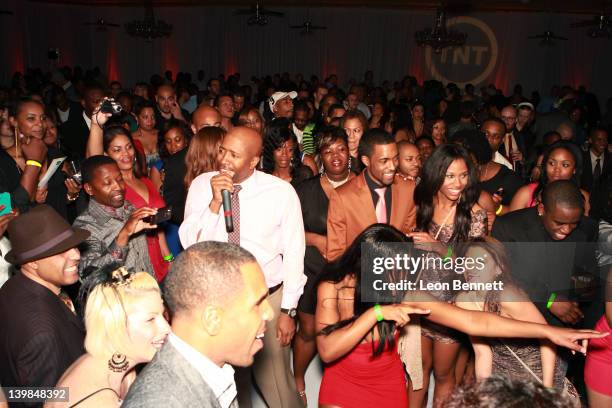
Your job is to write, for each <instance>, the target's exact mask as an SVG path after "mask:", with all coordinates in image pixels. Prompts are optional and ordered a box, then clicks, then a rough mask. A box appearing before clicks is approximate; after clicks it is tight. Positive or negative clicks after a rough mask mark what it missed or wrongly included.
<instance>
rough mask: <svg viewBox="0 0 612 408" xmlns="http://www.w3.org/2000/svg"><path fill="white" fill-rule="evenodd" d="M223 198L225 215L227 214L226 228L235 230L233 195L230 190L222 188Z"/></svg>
mask: <svg viewBox="0 0 612 408" xmlns="http://www.w3.org/2000/svg"><path fill="white" fill-rule="evenodd" d="M221 198H222V200H223V215H224V216H225V230H226V231H227V232H233V231H234V217H233V215H232V195H231V193H230V192H229V190H221Z"/></svg>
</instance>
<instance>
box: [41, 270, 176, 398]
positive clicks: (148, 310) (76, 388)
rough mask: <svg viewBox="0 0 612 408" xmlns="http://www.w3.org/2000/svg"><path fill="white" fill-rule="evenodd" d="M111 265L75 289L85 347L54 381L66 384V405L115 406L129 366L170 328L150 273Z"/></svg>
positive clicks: (143, 359)
mask: <svg viewBox="0 0 612 408" xmlns="http://www.w3.org/2000/svg"><path fill="white" fill-rule="evenodd" d="M113 269H114V267H113V266H110V267H105V268H102V269H101V270H99V271H97V272H94V273H93V274H92V275H91V276H89V277H88V278H87V279H86V280H85V282H84V283H83V287H82V289H81V294H80V298H81V299H82V300H84V299H87V301H86V304H85V315H84V320H85V327H86V330H87V335H86V337H85V350H86V353H85V354H84V355H82V356H81V357H79V359H78V360H77V361H75V362H74V363H73V364H72V365H71V366H70V367H68V369H67V370H66V372H65V373H64V375H63V376H62V377H61V378H60V380H59V382H58V383H57V386H58V387H68V388H69V389H70V394H69V401H68V404H67V406H69V407H79V408H86V407H96V408H97V407H118V406H119V405H120V404H121V402H122V400H123V398H124V397H125V395H126V394H127V391H128V389H129V387H130V385H131V384H132V382H133V381H134V379H135V377H136V371H135V370H134V368H135V367H136V366H137V365H138V364H142V363H147V362H149V361H151V359H152V358H153V356H154V355H155V353H156V352H157V351H158V350H159V349H160V348H161V347H162V345H163V344H164V342H165V341H166V337H167V336H168V334H169V332H170V327H169V325H168V323H167V322H166V319H165V318H164V316H163V312H164V305H163V302H162V298H161V292H160V289H159V286H158V285H157V281H156V280H155V278H154V277H153V276H151V274H149V273H147V272H136V273H132V272H129V271H128V270H127V269H125V268H124V267H121V268H119V269H114V270H113ZM46 406H47V407H56V406H66V405H64V404H58V403H52V404H47V405H46Z"/></svg>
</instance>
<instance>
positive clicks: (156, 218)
mask: <svg viewBox="0 0 612 408" xmlns="http://www.w3.org/2000/svg"><path fill="white" fill-rule="evenodd" d="M170 218H172V206H171V205H169V206H167V207H164V208H160V209H159V210H157V214H155V215H149V216H148V217H145V218H143V219H142V220H143V221H144V222H146V223H147V224H151V225H159V224H161V223H162V222H166V221H168V220H169V219H170Z"/></svg>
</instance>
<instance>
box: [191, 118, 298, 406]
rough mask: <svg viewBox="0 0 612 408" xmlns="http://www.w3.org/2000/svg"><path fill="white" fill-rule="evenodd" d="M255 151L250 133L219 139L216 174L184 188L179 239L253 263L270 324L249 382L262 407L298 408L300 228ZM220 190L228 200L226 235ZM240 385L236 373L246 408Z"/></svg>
mask: <svg viewBox="0 0 612 408" xmlns="http://www.w3.org/2000/svg"><path fill="white" fill-rule="evenodd" d="M261 150H262V140H261V136H260V135H259V134H258V133H257V132H255V131H254V130H252V129H249V128H246V127H236V128H233V129H232V130H230V131H229V132H228V133H227V134H226V136H225V137H224V139H223V143H222V144H221V147H220V155H219V168H220V169H221V170H220V171H219V172H209V173H204V174H202V175H200V176H198V177H197V178H196V179H195V180H194V181H193V182H192V184H191V187H190V188H189V193H188V195H187V203H186V205H185V217H184V221H183V224H182V225H181V227H180V229H179V236H180V238H181V243H182V245H183V247H185V248H187V247H189V246H190V245H192V244H194V243H196V242H200V241H210V240H214V241H225V242H229V243H234V244H237V245H240V246H242V247H243V248H245V249H246V250H248V251H249V252H251V253H252V254H253V255H254V256H255V258H256V259H257V261H258V263H259V264H260V266H261V267H262V269H263V271H264V275H265V278H266V283H267V285H268V288H269V302H270V305H271V306H272V309H273V310H274V312H275V316H274V318H273V319H272V320H271V321H269V322H267V324H266V336H265V338H264V348H263V350H262V351H261V352H259V353H258V354H257V355H256V357H255V362H254V364H253V375H254V378H255V381H256V382H257V385H258V387H259V389H260V390H261V392H262V394H263V397H264V399H265V401H266V403H267V405H268V406H273V407H281V406H282V407H301V406H302V403H301V401H300V398H299V396H298V394H297V392H296V390H295V382H294V380H293V374H292V373H291V369H290V364H289V363H290V361H289V351H290V350H289V347H288V346H289V345H290V343H291V340H292V338H293V335H294V334H295V320H294V318H295V314H296V311H295V308H296V306H297V303H298V300H299V298H300V296H301V294H302V291H303V288H304V284H305V283H306V276H305V275H304V265H303V261H304V250H305V238H304V225H303V222H302V213H301V208H300V202H299V199H298V197H297V194H296V193H295V191H294V189H293V187H292V186H291V185H290V184H289V183H287V182H284V181H282V180H281V179H279V178H277V177H274V176H272V175H268V174H265V173H263V172H260V171H257V170H256V168H257V164H258V163H259V158H260V156H261ZM223 190H227V191H228V192H229V193H230V195H231V196H230V201H231V211H232V223H233V229H231V228H227V227H226V222H225V219H224V218H225V217H224V213H225V214H227V213H226V212H225V211H223V210H222V205H223V204H222V203H223V193H222V191H223ZM228 230H229V231H228ZM248 379H249V375H248V374H247V375H245V373H244V372H242V373H240V374H239V375H238V378H237V382H238V398H239V404H240V406H241V407H242V406H250V391H251V390H250V386H249V385H250V382H249V381H245V380H248Z"/></svg>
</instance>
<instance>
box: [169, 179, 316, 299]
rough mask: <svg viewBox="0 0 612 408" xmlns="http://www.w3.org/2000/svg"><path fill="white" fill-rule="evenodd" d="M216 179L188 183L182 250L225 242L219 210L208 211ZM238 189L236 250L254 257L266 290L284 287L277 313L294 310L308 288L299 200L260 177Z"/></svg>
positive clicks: (277, 183)
mask: <svg viewBox="0 0 612 408" xmlns="http://www.w3.org/2000/svg"><path fill="white" fill-rule="evenodd" d="M217 173H218V172H209V173H204V174H201V175H199V176H198V177H196V178H195V179H194V180H193V182H192V183H191V187H190V188H189V193H188V194H187V202H186V204H185V217H184V220H183V223H182V224H181V227H180V228H179V237H180V238H181V243H182V244H183V248H187V247H189V246H190V245H193V244H195V243H196V242H200V241H222V242H227V232H226V230H225V218H224V217H223V211H222V209H220V210H219V213H218V214H214V213H213V212H212V211H210V209H209V208H208V206H209V204H210V201H211V200H212V189H211V187H210V179H211V178H212V177H213V176H214V175H216V174H217ZM240 185H241V186H242V190H240V192H239V193H238V198H239V199H240V246H241V247H243V248H244V249H246V250H247V251H249V252H251V253H252V254H253V256H255V258H256V259H257V262H258V263H259V265H260V266H261V268H262V269H263V272H264V276H265V278H266V283H267V285H268V287H269V288H272V287H274V286H276V285H278V284H280V283H283V299H282V302H281V308H285V309H293V308H295V307H296V306H297V303H298V300H299V299H300V296H301V295H302V292H303V290H304V284H305V283H306V275H304V251H305V248H306V243H305V235H304V223H303V221H302V209H301V206H300V200H299V199H298V196H297V194H296V193H295V190H294V189H293V187H292V186H291V184H289V183H287V182H286V181H283V180H281V179H280V178H278V177H274V176H272V175H270V174H266V173H262V172H260V171H255V172H254V173H253V174H252V175H251V176H250V177H249V178H247V179H246V180H244V181H243V182H242V183H241V184H240Z"/></svg>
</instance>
